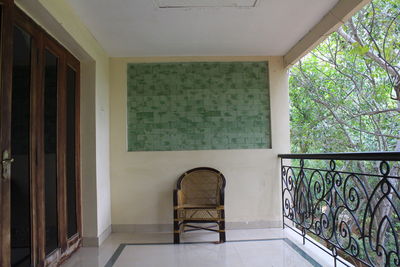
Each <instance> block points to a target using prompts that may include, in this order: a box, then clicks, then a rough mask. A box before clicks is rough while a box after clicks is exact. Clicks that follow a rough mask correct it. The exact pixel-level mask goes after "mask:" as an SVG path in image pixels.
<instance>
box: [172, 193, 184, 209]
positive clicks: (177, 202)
mask: <svg viewBox="0 0 400 267" xmlns="http://www.w3.org/2000/svg"><path fill="white" fill-rule="evenodd" d="M173 199H174V208H179V207H180V206H182V205H183V195H182V190H179V189H174V196H173Z"/></svg>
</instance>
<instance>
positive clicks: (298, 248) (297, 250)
mask: <svg viewBox="0 0 400 267" xmlns="http://www.w3.org/2000/svg"><path fill="white" fill-rule="evenodd" d="M283 241H285V243H286V244H288V245H289V246H290V247H291V248H293V249H294V250H295V251H296V252H297V253H298V254H300V255H301V256H302V257H303V258H304V259H305V260H306V261H308V262H309V263H311V264H312V265H313V266H314V267H322V265H321V264H319V263H318V262H316V261H315V260H314V259H313V258H312V257H311V256H310V255H308V253H307V252H305V251H304V250H302V249H301V248H300V247H299V246H298V245H296V244H295V243H294V242H293V241H292V240H290V239H289V238H284V239H283Z"/></svg>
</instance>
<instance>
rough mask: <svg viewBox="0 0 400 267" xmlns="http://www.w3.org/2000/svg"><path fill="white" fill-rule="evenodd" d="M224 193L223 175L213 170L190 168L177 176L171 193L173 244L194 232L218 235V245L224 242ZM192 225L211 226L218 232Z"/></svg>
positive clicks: (210, 228)
mask: <svg viewBox="0 0 400 267" xmlns="http://www.w3.org/2000/svg"><path fill="white" fill-rule="evenodd" d="M224 190H225V177H224V175H223V174H222V173H221V172H219V171H218V170H215V169H212V168H208V167H200V168H195V169H191V170H189V171H187V172H185V173H184V174H182V175H181V176H180V177H179V179H178V182H177V189H175V190H174V243H175V244H178V243H180V234H182V233H184V232H189V231H195V230H208V231H214V232H218V233H219V242H220V243H223V242H225V240H226V238H225V210H224ZM191 223H196V224H199V223H207V224H211V223H212V224H216V226H218V228H219V229H218V230H216V229H212V227H209V226H207V227H206V226H205V227H200V226H198V225H193V224H191ZM213 226H215V225H213ZM187 228H188V229H187Z"/></svg>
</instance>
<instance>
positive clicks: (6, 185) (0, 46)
mask: <svg viewBox="0 0 400 267" xmlns="http://www.w3.org/2000/svg"><path fill="white" fill-rule="evenodd" d="M12 11H13V5H12V1H11V0H0V266H9V265H10V178H11V164H12V158H11V138H10V136H11V131H10V129H11V83H12V82H11V70H12V69H11V66H12V57H11V51H12V49H11V44H12V37H11V34H12Z"/></svg>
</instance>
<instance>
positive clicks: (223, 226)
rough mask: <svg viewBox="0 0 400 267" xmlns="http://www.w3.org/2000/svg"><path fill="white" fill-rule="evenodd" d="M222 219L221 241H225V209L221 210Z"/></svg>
mask: <svg viewBox="0 0 400 267" xmlns="http://www.w3.org/2000/svg"><path fill="white" fill-rule="evenodd" d="M221 218H222V220H221V221H220V222H219V242H220V243H224V242H225V241H226V235H225V211H224V210H221Z"/></svg>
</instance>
